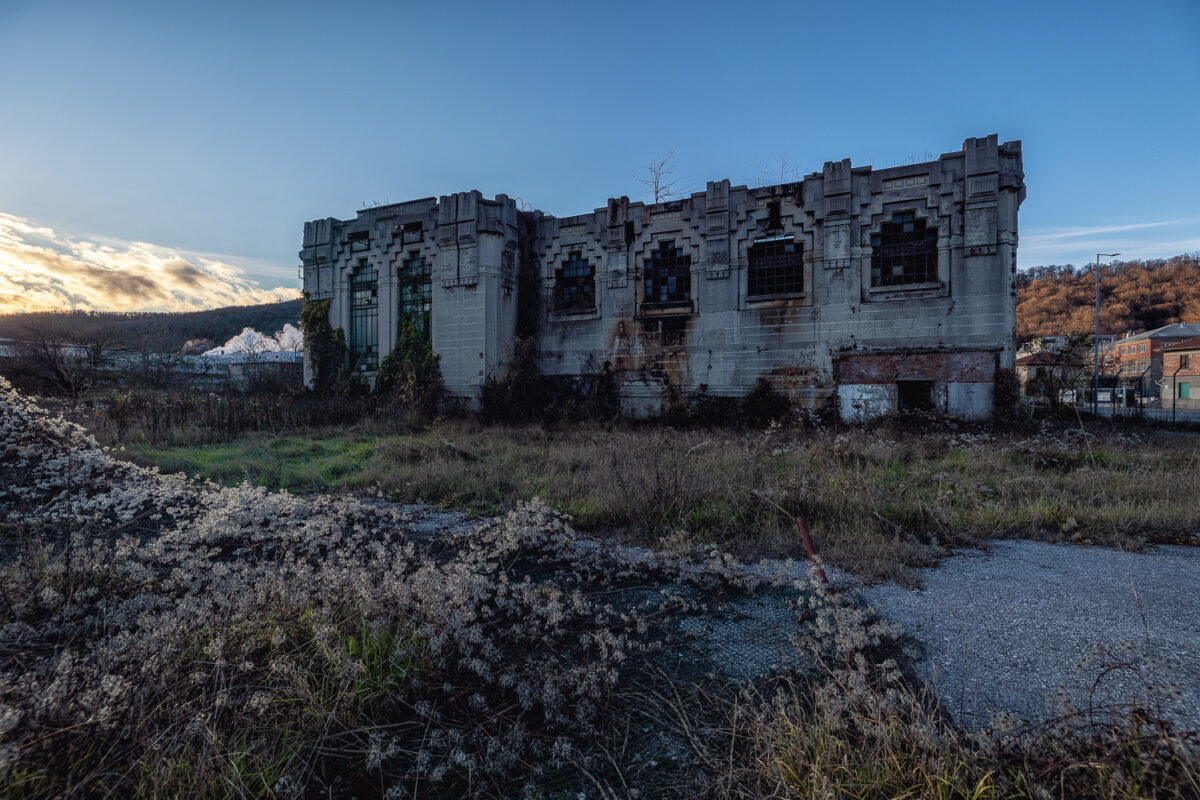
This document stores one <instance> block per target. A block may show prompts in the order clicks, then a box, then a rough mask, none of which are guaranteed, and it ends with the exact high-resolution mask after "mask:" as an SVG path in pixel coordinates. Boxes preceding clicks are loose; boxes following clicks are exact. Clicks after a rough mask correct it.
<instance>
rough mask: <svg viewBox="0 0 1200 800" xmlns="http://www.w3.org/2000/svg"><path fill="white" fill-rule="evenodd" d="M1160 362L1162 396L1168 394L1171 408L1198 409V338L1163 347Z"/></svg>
mask: <svg viewBox="0 0 1200 800" xmlns="http://www.w3.org/2000/svg"><path fill="white" fill-rule="evenodd" d="M1162 361H1163V377H1162V384H1161V385H1162V388H1163V396H1164V398H1165V397H1166V396H1167V394H1168V393H1170V397H1171V407H1172V408H1177V409H1182V410H1194V409H1200V336H1193V337H1192V338H1191V339H1184V340H1183V341H1182V342H1176V343H1175V344H1171V345H1167V346H1165V347H1163V348H1162ZM1163 405H1164V406H1166V405H1167V402H1166V400H1165V399H1164V401H1163Z"/></svg>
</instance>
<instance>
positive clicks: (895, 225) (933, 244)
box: [871, 211, 938, 286]
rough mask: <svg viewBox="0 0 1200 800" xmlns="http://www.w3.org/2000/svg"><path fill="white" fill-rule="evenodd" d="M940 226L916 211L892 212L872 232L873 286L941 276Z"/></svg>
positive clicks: (923, 280)
mask: <svg viewBox="0 0 1200 800" xmlns="http://www.w3.org/2000/svg"><path fill="white" fill-rule="evenodd" d="M937 238H938V230H937V228H930V227H927V226H926V224H925V220H923V219H917V218H916V214H915V213H914V212H912V211H901V212H899V213H896V214H893V215H892V221H891V222H884V223H883V224H881V225H880V226H879V233H873V234H871V286H903V285H905V284H909V283H932V282H934V281H936V280H937V257H938V253H937Z"/></svg>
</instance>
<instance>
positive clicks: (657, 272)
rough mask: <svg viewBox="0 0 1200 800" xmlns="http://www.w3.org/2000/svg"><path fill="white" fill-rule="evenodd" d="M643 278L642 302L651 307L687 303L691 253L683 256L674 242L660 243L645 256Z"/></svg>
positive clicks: (689, 287)
mask: <svg viewBox="0 0 1200 800" xmlns="http://www.w3.org/2000/svg"><path fill="white" fill-rule="evenodd" d="M644 281H645V290H646V294H645V298H644V304H645V305H647V306H649V307H651V308H653V307H655V306H669V305H679V304H683V303H689V302H691V299H692V257H691V255H684V252H683V248H681V247H676V246H675V242H674V241H666V242H662V243H661V244H659V246H658V249H657V250H655V251H653V252H651V253H650V255H649V256H647V257H646V263H645V271H644Z"/></svg>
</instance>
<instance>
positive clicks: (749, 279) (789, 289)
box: [746, 234, 807, 301]
mask: <svg viewBox="0 0 1200 800" xmlns="http://www.w3.org/2000/svg"><path fill="white" fill-rule="evenodd" d="M787 244H790V245H791V246H792V247H793V248H794V252H793V253H784V254H776V253H770V254H766V253H763V252H762V251H761V249H760V248H765V246H768V245H787ZM756 250H759V251H760V252H759V254H758V255H757V256H756V253H755V251H756ZM756 258H759V259H765V260H766V263H758V264H756V263H755V261H756ZM784 258H787V260H788V261H789V262H791V263H782V262H780V263H771V261H772V260H776V261H779V260H780V259H784ZM787 269H791V270H794V272H793V273H792V274H791V275H790V276H788V277H787V278H780V277H779V276H778V275H776V276H773V277H768V276H766V275H763V274H762V273H764V272H767V271H769V270H777V271H779V272H781V273H782V271H783V270H787ZM756 272H759V275H757V276H756V275H755V273H756ZM804 272H805V270H804V242H803V241H802V240H798V238H797V237H796V235H795V234H781V235H779V236H768V237H764V238H761V239H755V240H753V241H752V242H751V243H750V245H749V247H747V248H746V299H747V300H750V301H760V300H773V299H776V298H787V297H803V296H804V295H805V292H806V291H807V284H806V281H805V278H806V276H805V274H804ZM756 282H757V283H758V286H757V287H756ZM769 282H773V283H774V284H775V285H774V286H770V289H771V291H763V289H764V288H765V287H766V286H768V285H769ZM781 284H782V285H781ZM756 288H757V289H758V290H759V291H755V289H756Z"/></svg>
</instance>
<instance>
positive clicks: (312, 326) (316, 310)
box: [300, 300, 350, 395]
mask: <svg viewBox="0 0 1200 800" xmlns="http://www.w3.org/2000/svg"><path fill="white" fill-rule="evenodd" d="M332 304H333V301H332V300H305V301H304V305H303V306H302V307H301V308H300V330H302V331H303V332H304V348H305V350H307V351H308V360H309V364H310V365H311V366H312V371H313V390H314V391H316V392H317V393H318V394H326V395H328V394H341V393H344V392H345V391H346V390H347V389H348V388H349V385H350V349H349V348H348V347H347V346H346V334H345V332H344V331H343V330H342V329H341V328H336V329H335V328H334V327H333V326H332V325H330V324H329V309H330V306H331V305H332Z"/></svg>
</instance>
